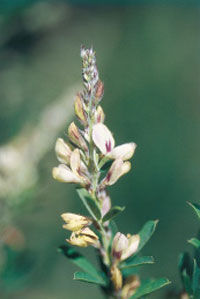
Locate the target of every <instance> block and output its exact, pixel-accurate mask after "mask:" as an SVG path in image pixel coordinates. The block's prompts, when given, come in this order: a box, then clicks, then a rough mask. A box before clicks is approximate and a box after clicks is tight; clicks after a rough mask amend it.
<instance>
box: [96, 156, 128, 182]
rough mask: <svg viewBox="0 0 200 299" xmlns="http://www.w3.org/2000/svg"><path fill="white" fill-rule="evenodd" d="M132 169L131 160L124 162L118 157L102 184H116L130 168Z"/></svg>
mask: <svg viewBox="0 0 200 299" xmlns="http://www.w3.org/2000/svg"><path fill="white" fill-rule="evenodd" d="M130 169H131V164H130V162H128V161H127V162H123V160H122V159H117V160H115V161H114V162H113V163H112V165H111V167H110V169H109V171H108V174H107V176H106V177H105V179H103V181H102V184H103V185H104V184H105V185H108V186H111V185H113V184H115V183H116V182H117V180H118V179H119V178H120V177H121V176H122V175H124V174H125V173H127V172H128V171H129V170H130Z"/></svg>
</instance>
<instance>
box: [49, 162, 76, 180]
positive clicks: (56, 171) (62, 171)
mask: <svg viewBox="0 0 200 299" xmlns="http://www.w3.org/2000/svg"><path fill="white" fill-rule="evenodd" d="M52 175H53V178H54V179H55V180H58V181H60V182H63V183H81V179H80V178H79V177H78V176H77V175H75V174H74V173H73V172H72V171H71V170H70V169H69V167H67V166H66V165H64V164H60V165H59V166H58V167H54V168H53V171H52Z"/></svg>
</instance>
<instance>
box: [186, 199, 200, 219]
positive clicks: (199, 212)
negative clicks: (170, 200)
mask: <svg viewBox="0 0 200 299" xmlns="http://www.w3.org/2000/svg"><path fill="white" fill-rule="evenodd" d="M188 204H189V205H190V206H191V207H192V208H193V209H194V211H195V212H196V214H197V216H198V217H199V219H200V205H198V204H197V203H191V202H188Z"/></svg>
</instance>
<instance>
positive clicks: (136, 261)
mask: <svg viewBox="0 0 200 299" xmlns="http://www.w3.org/2000/svg"><path fill="white" fill-rule="evenodd" d="M153 263H154V258H153V256H141V257H138V256H134V257H133V258H131V259H128V260H127V261H125V262H123V263H122V264H121V265H120V269H127V268H132V267H137V266H141V265H144V264H153Z"/></svg>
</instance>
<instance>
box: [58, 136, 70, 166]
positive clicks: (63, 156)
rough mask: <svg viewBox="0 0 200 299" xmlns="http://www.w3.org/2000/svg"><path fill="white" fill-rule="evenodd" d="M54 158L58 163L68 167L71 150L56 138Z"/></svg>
mask: <svg viewBox="0 0 200 299" xmlns="http://www.w3.org/2000/svg"><path fill="white" fill-rule="evenodd" d="M55 151H56V156H57V159H58V161H59V162H61V163H64V164H67V165H69V161H70V156H71V153H72V151H71V149H70V147H69V145H68V144H67V143H66V142H65V141H64V140H63V139H62V138H58V139H57V141H56V145H55Z"/></svg>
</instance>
